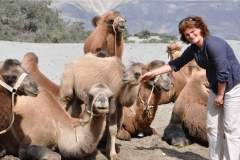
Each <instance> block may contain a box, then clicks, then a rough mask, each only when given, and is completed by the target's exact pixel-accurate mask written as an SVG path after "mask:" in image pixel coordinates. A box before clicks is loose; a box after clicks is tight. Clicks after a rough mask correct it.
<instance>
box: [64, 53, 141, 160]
mask: <svg viewBox="0 0 240 160" xmlns="http://www.w3.org/2000/svg"><path fill="white" fill-rule="evenodd" d="M142 72H143V69H142V68H141V65H139V64H137V63H133V64H132V65H131V66H130V67H129V68H125V67H124V65H123V64H122V63H121V60H120V59H119V58H118V57H116V56H114V57H106V58H99V57H96V56H94V55H93V54H92V53H88V54H85V55H83V56H82V57H80V58H78V59H77V60H75V61H73V62H70V63H69V64H68V65H67V66H66V68H65V70H64V71H63V74H62V80H61V87H60V101H61V103H62V105H63V107H64V108H66V109H68V110H69V111H70V115H71V116H73V117H79V115H80V114H81V107H80V104H81V100H82V95H81V92H80V91H81V90H82V88H86V89H87V90H89V89H90V86H92V85H94V84H96V83H103V84H106V85H107V86H108V87H109V89H110V90H111V91H112V92H113V95H114V98H113V100H112V102H111V104H110V109H109V113H108V114H107V117H108V118H107V127H106V136H107V146H106V153H107V155H109V156H110V158H111V159H117V154H116V150H115V137H116V135H117V130H118V128H120V126H121V125H122V121H123V106H126V107H131V106H132V105H133V103H134V102H135V99H136V96H137V94H138V90H139V84H140V77H141V75H142ZM104 137H105V136H104Z"/></svg>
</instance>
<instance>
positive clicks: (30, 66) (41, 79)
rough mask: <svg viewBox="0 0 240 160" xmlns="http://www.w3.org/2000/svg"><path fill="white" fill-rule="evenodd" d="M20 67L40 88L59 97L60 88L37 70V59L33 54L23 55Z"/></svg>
mask: <svg viewBox="0 0 240 160" xmlns="http://www.w3.org/2000/svg"><path fill="white" fill-rule="evenodd" d="M21 66H22V67H23V68H24V69H25V70H26V71H27V72H28V73H29V74H30V75H31V76H32V77H33V78H34V79H35V80H36V81H37V83H38V85H39V86H40V87H44V88H46V89H48V90H49V91H51V92H52V93H53V94H54V95H55V96H57V97H59V90H60V86H59V85H57V84H55V83H53V82H52V81H51V80H50V79H48V78H47V77H46V76H45V75H44V74H42V72H41V71H40V70H39V69H38V57H37V56H36V55H35V54H34V53H33V52H30V53H27V54H25V56H24V58H23V60H22V62H21Z"/></svg>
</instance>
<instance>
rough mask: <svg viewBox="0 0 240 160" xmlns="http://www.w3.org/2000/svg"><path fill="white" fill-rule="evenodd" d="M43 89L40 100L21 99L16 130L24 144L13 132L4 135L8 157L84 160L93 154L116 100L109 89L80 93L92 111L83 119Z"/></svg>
mask: <svg viewBox="0 0 240 160" xmlns="http://www.w3.org/2000/svg"><path fill="white" fill-rule="evenodd" d="M39 89H40V94H39V95H38V96H37V97H36V98H31V97H23V96H22V97H17V103H16V108H15V111H14V113H15V116H16V121H15V122H14V127H15V131H16V133H17V137H18V138H19V141H20V143H18V142H17V141H16V139H15V138H14V137H13V136H12V133H11V132H7V133H5V134H3V135H0V143H1V144H2V145H3V146H5V148H6V150H7V154H12V155H15V156H19V158H20V159H41V160H43V159H46V160H53V159H54V160H60V159H61V156H62V157H66V158H82V157H84V156H85V155H87V154H90V153H93V152H94V151H95V150H96V147H97V145H98V143H99V141H100V139H101V138H102V135H103V133H104V131H105V128H106V113H107V112H108V111H109V103H111V101H112V98H113V93H112V92H111V91H110V90H109V88H108V87H107V86H106V85H104V84H96V85H94V86H92V87H91V88H90V90H89V91H87V90H86V89H82V90H81V91H80V92H81V94H82V96H83V99H84V100H83V101H84V104H83V105H85V104H86V105H87V108H89V110H87V111H85V113H83V119H79V118H72V117H71V116H70V115H69V114H68V113H67V112H66V111H65V110H64V109H63V107H62V105H61V103H60V101H59V100H58V99H57V97H56V96H54V95H53V94H52V93H51V92H50V91H48V90H47V89H45V88H42V87H39ZM89 112H90V113H89ZM92 115H93V117H92V118H91V116H92ZM88 121H89V122H88ZM55 149H57V150H58V152H59V153H60V154H61V155H60V154H59V153H57V152H54V150H55Z"/></svg>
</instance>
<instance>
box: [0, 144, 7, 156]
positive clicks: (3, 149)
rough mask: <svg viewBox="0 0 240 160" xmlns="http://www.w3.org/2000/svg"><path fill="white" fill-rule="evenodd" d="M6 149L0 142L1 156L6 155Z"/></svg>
mask: <svg viewBox="0 0 240 160" xmlns="http://www.w3.org/2000/svg"><path fill="white" fill-rule="evenodd" d="M6 153H7V152H6V149H5V147H4V146H3V145H1V144H0V157H3V156H5V155H6Z"/></svg>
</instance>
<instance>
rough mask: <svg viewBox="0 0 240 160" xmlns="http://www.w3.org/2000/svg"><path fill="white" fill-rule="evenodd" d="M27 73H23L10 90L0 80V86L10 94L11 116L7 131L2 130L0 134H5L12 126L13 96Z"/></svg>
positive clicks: (9, 87)
mask: <svg viewBox="0 0 240 160" xmlns="http://www.w3.org/2000/svg"><path fill="white" fill-rule="evenodd" d="M27 75H28V74H27V73H23V74H22V75H21V76H20V77H19V78H18V80H17V83H16V84H15V86H14V87H13V88H12V87H11V86H9V85H8V84H6V83H5V82H3V81H2V80H0V84H1V85H2V86H3V87H4V88H6V89H7V90H9V91H10V92H12V114H11V118H10V120H9V126H8V127H7V129H4V130H3V131H1V132H0V134H3V133H5V132H7V131H8V130H9V129H10V128H11V127H12V125H13V122H14V95H15V93H16V92H17V90H18V88H19V87H20V84H21V83H22V81H23V79H24V78H25V77H26V76H27Z"/></svg>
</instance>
